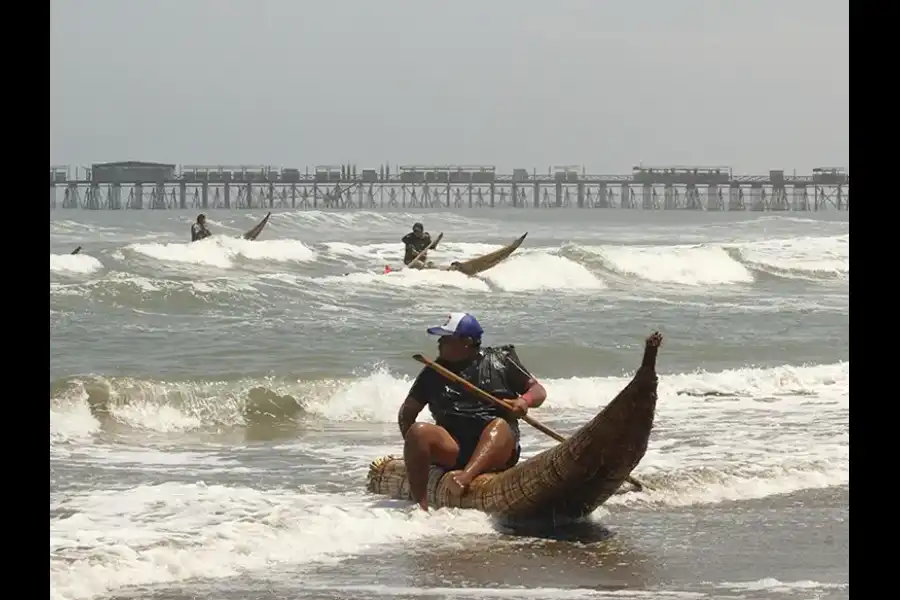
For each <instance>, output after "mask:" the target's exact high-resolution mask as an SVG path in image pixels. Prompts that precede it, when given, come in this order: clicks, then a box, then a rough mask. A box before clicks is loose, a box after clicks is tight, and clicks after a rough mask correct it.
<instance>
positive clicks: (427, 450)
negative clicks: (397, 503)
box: [403, 423, 459, 510]
mask: <svg viewBox="0 0 900 600" xmlns="http://www.w3.org/2000/svg"><path fill="white" fill-rule="evenodd" d="M458 455H459V444H457V443H456V440H454V439H453V437H452V436H451V435H450V434H449V433H447V430H446V429H444V428H443V427H438V426H437V425H433V424H431V423H416V424H415V425H413V426H412V427H410V428H409V431H407V432H406V438H405V440H404V442H403V462H404V463H406V474H407V476H408V477H409V491H410V493H411V494H412V497H413V500H415V501H416V502H417V503H418V504H419V506H420V507H421V508H422V510H428V492H427V489H428V471H429V470H430V469H431V464H432V463H437V464H439V465H441V466H444V467H447V468H450V467H452V466H453V465H455V464H456V457H457V456H458Z"/></svg>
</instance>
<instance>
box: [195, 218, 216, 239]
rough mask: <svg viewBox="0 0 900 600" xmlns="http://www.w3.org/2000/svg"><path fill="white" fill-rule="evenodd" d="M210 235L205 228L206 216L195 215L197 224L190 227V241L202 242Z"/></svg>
mask: <svg viewBox="0 0 900 600" xmlns="http://www.w3.org/2000/svg"><path fill="white" fill-rule="evenodd" d="M211 235H212V234H211V233H210V232H209V229H207V228H206V215H204V214H203V213H200V214H199V215H197V222H196V223H194V224H193V225H191V241H192V242H196V241H198V240H203V239H206V238H208V237H209V236H211Z"/></svg>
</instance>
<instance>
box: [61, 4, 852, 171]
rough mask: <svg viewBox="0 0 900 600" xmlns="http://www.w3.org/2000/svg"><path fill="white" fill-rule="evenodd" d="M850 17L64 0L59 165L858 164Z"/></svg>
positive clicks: (717, 8) (554, 7)
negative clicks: (853, 140)
mask: <svg viewBox="0 0 900 600" xmlns="http://www.w3.org/2000/svg"><path fill="white" fill-rule="evenodd" d="M849 83H850V17H849V2H846V1H844V2H838V1H836V0H781V1H774V0H772V1H770V0H730V1H729V0H705V1H704V0H628V1H627V2H626V1H623V0H619V1H615V2H613V1H607V0H582V1H576V0H555V1H551V0H543V1H537V0H503V1H501V0H480V1H472V0H455V1H454V2H437V1H433V0H406V1H401V0H330V1H325V0H322V1H305V2H304V1H301V0H293V1H292V0H240V1H238V0H155V1H149V0H144V1H137V0H52V1H51V3H50V163H51V164H70V165H76V164H89V163H92V162H103V161H113V160H148V161H161V162H174V163H178V164H232V165H234V164H247V165H265V164H268V165H276V166H293V167H298V168H301V169H302V168H304V167H305V166H309V167H313V166H314V165H317V164H319V165H325V164H340V163H355V164H356V165H358V168H359V169H362V168H371V167H375V168H377V167H378V166H379V165H381V164H383V163H384V162H390V163H391V164H392V165H402V164H487V165H495V166H497V168H498V169H501V170H502V171H505V172H509V171H511V170H512V169H513V168H527V169H529V170H531V169H532V168H537V170H538V171H539V172H546V170H547V168H548V167H550V166H553V165H566V164H577V165H584V166H585V168H586V169H587V171H588V172H589V173H594V174H612V173H617V174H618V173H622V174H624V173H629V172H630V170H631V167H632V166H634V165H637V164H639V163H641V162H642V163H643V164H645V165H661V166H665V165H699V166H704V165H709V166H719V165H724V166H731V167H733V168H734V169H735V172H736V173H757V174H763V173H767V172H768V170H769V169H779V168H783V169H785V170H787V171H789V172H790V171H791V170H793V169H796V170H797V171H798V173H808V172H809V171H810V170H811V169H812V168H813V167H817V166H843V167H847V168H848V169H849V162H850V116H849V108H850V90H849Z"/></svg>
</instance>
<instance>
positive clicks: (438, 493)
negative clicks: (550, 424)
mask: <svg viewBox="0 0 900 600" xmlns="http://www.w3.org/2000/svg"><path fill="white" fill-rule="evenodd" d="M523 237H524V236H523ZM661 342H662V336H661V335H660V334H659V333H653V334H652V335H650V336H649V337H648V338H647V340H646V344H645V347H644V356H643V359H642V361H641V365H640V367H639V368H638V370H637V372H636V373H635V375H634V377H633V378H632V380H631V381H630V382H629V383H628V385H627V386H626V387H625V388H624V389H623V390H622V391H621V392H619V394H618V395H617V396H616V397H615V398H614V399H613V400H612V401H611V402H610V403H609V404H607V405H606V407H605V408H603V410H601V411H600V412H599V413H598V414H597V416H595V417H594V418H593V419H592V420H591V421H590V422H588V423H587V424H585V425H584V426H582V427H581V428H580V429H579V430H578V431H577V432H575V434H574V435H572V436H571V437H570V438H568V439H566V440H565V441H564V442H560V443H559V444H558V445H557V446H555V447H554V448H550V449H548V450H545V451H543V452H541V453H540V454H537V455H535V456H532V457H531V458H529V459H527V460H524V461H521V462H519V463H518V464H517V465H516V466H514V467H512V468H511V469H508V470H506V471H503V472H501V473H492V474H483V475H479V476H478V477H476V478H475V479H474V480H473V481H472V483H471V485H470V487H469V489H468V490H467V491H466V493H465V494H463V495H461V496H460V495H459V494H457V493H455V492H453V491H452V490H451V488H450V487H448V486H447V484H446V483H445V479H444V478H445V475H446V471H445V470H443V469H441V468H438V467H432V468H431V472H430V474H429V479H428V504H429V506H432V507H435V508H440V507H452V508H471V509H476V510H480V511H482V512H485V513H488V514H492V515H497V516H501V517H508V518H514V519H527V520H540V521H553V522H554V523H560V522H564V521H567V520H576V519H580V518H582V517H585V516H587V515H589V514H590V513H591V512H593V511H594V510H596V509H597V508H598V507H599V506H600V505H602V504H603V503H604V502H606V501H607V500H608V499H609V498H610V497H611V496H612V495H613V494H616V493H618V492H619V491H620V490H623V491H624V490H625V489H626V488H624V487H623V484H625V483H626V480H627V479H628V478H629V475H630V474H631V472H632V471H633V470H634V468H635V467H637V465H638V463H640V461H641V459H642V458H643V457H644V453H645V452H646V451H647V443H648V441H649V438H650V431H651V430H652V428H653V419H654V415H655V412H656V397H657V383H658V378H657V375H656V357H657V353H658V351H659V346H660V343H661ZM367 489H368V491H369V492H370V493H372V494H376V495H382V496H388V497H390V498H394V499H398V500H407V499H409V500H411V497H410V494H409V481H408V479H407V475H406V466H405V465H404V463H403V459H402V458H398V457H396V456H393V455H389V456H385V457H382V458H379V459H377V460H375V461H374V462H373V463H371V465H370V467H369V474H368V480H367Z"/></svg>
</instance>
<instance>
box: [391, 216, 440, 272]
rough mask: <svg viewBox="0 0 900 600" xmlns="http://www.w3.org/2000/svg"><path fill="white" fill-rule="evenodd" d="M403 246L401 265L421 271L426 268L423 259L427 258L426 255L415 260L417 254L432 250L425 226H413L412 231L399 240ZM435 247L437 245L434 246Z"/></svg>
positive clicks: (429, 235)
mask: <svg viewBox="0 0 900 600" xmlns="http://www.w3.org/2000/svg"><path fill="white" fill-rule="evenodd" d="M400 241H401V242H403V245H404V246H405V252H404V254H403V264H405V265H406V266H408V267H411V268H413V269H421V268H423V267H425V266H426V262H425V259H426V258H427V252H426V254H423V255H422V256H421V257H420V258H419V260H415V258H416V257H417V256H419V253H420V252H422V251H424V250H426V249H429V250H433V249H434V248H432V247H431V234H430V233H428V232H427V231H425V226H424V225H422V224H421V223H416V224H414V225H413V228H412V231H411V232H410V233H407V234H406V235H404V236H403V237H402V238H401V239H400ZM434 246H435V247H437V244H435V245H434Z"/></svg>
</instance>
